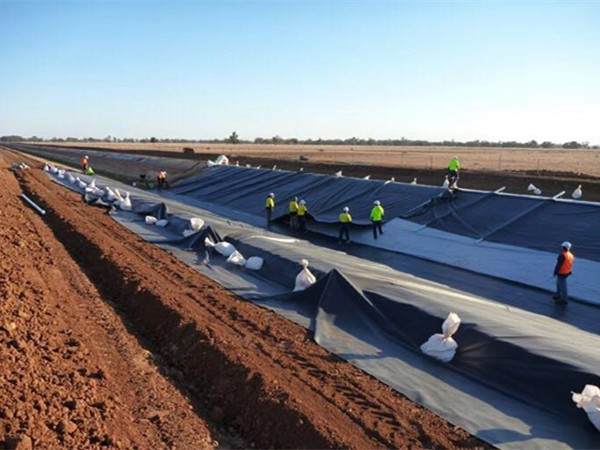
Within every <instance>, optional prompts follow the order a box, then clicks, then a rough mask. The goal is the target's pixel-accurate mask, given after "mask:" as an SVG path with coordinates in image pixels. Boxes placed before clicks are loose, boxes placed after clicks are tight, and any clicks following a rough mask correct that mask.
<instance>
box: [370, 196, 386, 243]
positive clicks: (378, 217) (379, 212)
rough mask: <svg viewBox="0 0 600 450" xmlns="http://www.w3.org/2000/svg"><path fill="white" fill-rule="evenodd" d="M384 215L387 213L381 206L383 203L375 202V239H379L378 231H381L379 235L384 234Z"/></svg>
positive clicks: (372, 214) (372, 220) (372, 216)
mask: <svg viewBox="0 0 600 450" xmlns="http://www.w3.org/2000/svg"><path fill="white" fill-rule="evenodd" d="M384 213H385V211H384V210H383V206H381V202H380V201H379V200H375V201H374V202H373V209H371V222H372V223H373V238H375V239H377V230H379V234H383V229H382V228H381V222H382V221H383V215H384Z"/></svg>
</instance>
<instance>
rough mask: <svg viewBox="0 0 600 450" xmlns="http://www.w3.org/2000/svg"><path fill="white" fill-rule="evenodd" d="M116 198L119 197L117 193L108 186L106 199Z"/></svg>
mask: <svg viewBox="0 0 600 450" xmlns="http://www.w3.org/2000/svg"><path fill="white" fill-rule="evenodd" d="M116 199H117V194H115V193H114V191H113V190H112V189H111V188H109V187H108V186H106V201H108V202H114V201H115V200H116Z"/></svg>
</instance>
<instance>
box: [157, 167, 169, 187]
mask: <svg viewBox="0 0 600 450" xmlns="http://www.w3.org/2000/svg"><path fill="white" fill-rule="evenodd" d="M156 185H157V187H158V189H162V188H163V187H169V183H168V182H167V172H166V171H164V170H161V171H160V172H158V173H157V174H156Z"/></svg>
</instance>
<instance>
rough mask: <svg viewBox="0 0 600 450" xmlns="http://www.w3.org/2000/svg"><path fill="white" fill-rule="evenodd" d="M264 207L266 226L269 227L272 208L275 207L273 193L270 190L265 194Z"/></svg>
mask: <svg viewBox="0 0 600 450" xmlns="http://www.w3.org/2000/svg"><path fill="white" fill-rule="evenodd" d="M265 209H266V210H267V228H270V227H271V218H272V217H273V210H274V209H275V194H274V193H273V192H271V193H270V194H269V195H268V196H267V201H266V202H265Z"/></svg>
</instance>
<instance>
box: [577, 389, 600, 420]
mask: <svg viewBox="0 0 600 450" xmlns="http://www.w3.org/2000/svg"><path fill="white" fill-rule="evenodd" d="M572 394H573V396H572V399H573V401H574V402H575V404H576V405H577V407H578V408H582V409H583V410H584V411H585V412H586V413H587V415H588V419H590V422H592V424H593V425H594V426H595V427H596V429H597V430H598V431H600V388H598V386H594V385H593V384H586V386H585V387H584V388H583V391H582V392H581V394H577V393H575V392H572Z"/></svg>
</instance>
